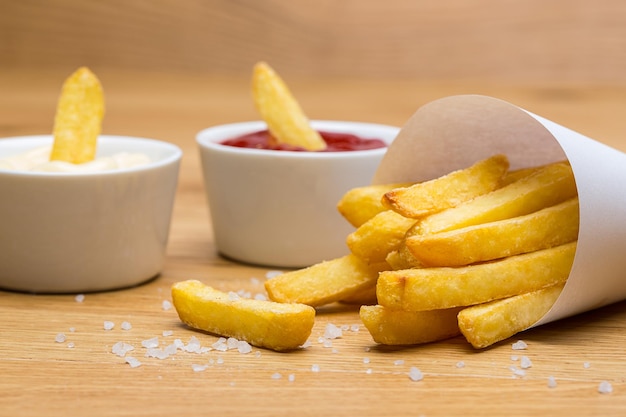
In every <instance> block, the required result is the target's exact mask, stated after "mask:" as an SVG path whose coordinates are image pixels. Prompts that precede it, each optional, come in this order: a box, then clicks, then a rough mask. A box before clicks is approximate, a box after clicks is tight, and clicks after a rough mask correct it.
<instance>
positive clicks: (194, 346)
mask: <svg viewBox="0 0 626 417" xmlns="http://www.w3.org/2000/svg"><path fill="white" fill-rule="evenodd" d="M200 350H201V345H200V340H198V338H197V337H196V336H191V337H190V338H189V342H188V343H187V346H185V351H187V352H190V353H200Z"/></svg>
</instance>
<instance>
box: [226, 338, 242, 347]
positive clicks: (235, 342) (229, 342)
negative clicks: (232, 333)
mask: <svg viewBox="0 0 626 417" xmlns="http://www.w3.org/2000/svg"><path fill="white" fill-rule="evenodd" d="M238 345H239V340H237V339H235V338H234V337H229V338H228V339H226V346H227V347H228V349H237V346H238Z"/></svg>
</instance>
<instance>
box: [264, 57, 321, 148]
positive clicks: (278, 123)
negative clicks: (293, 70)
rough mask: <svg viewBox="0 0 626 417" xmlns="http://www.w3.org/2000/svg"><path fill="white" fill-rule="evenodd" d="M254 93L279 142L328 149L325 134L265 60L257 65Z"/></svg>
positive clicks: (270, 128)
mask: <svg viewBox="0 0 626 417" xmlns="http://www.w3.org/2000/svg"><path fill="white" fill-rule="evenodd" d="M252 96H253V99H254V103H255V105H256V108H257V110H258V112H259V113H260V114H261V117H262V118H263V120H264V121H265V123H266V124H267V127H268V130H269V131H270V133H271V135H272V137H273V138H274V139H275V140H276V141H277V142H278V143H285V144H289V145H293V146H299V147H302V148H304V149H307V150H310V151H320V150H323V149H326V142H324V139H322V136H321V135H320V134H319V133H318V132H317V131H316V130H315V129H313V128H312V127H311V126H310V124H309V119H308V118H307V117H306V115H305V114H304V112H303V111H302V108H301V107H300V104H298V102H297V101H296V99H295V98H294V97H293V95H292V94H291V91H290V90H289V88H288V87H287V85H286V84H285V82H284V81H283V80H282V79H281V78H280V77H279V76H278V74H276V72H274V70H273V69H272V68H270V66H269V65H267V64H266V63H265V62H259V63H257V64H256V65H255V66H254V70H253V74H252Z"/></svg>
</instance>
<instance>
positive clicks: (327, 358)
mask: <svg viewBox="0 0 626 417" xmlns="http://www.w3.org/2000/svg"><path fill="white" fill-rule="evenodd" d="M66 75H67V74H64V73H59V72H49V71H38V72H35V71H34V72H28V73H21V72H16V71H3V72H0V91H1V92H2V93H1V94H0V137H7V136H15V135H27V134H41V133H49V132H50V131H51V128H52V118H53V116H54V111H55V106H56V100H57V95H58V92H59V88H60V84H61V82H62V80H63V79H64V77H65V76H66ZM99 76H100V78H101V80H102V82H103V84H104V88H105V93H106V96H107V115H106V118H105V123H104V133H108V134H127V135H137V136H145V137H153V138H157V139H161V140H166V141H170V142H173V143H176V144H177V145H179V146H180V147H181V148H182V149H183V151H184V158H183V163H182V166H181V175H180V182H179V187H178V193H177V199H176V203H175V207H174V213H173V219H172V225H171V232H170V239H169V245H168V251H167V260H166V263H165V267H164V270H163V273H162V274H161V275H160V276H159V277H157V278H156V279H154V280H152V281H150V282H148V283H146V284H144V285H141V286H138V287H136V288H130V289H125V290H119V291H112V292H103V293H94V294H85V297H84V300H83V301H82V302H79V301H77V300H76V298H75V296H76V294H67V295H33V294H23V293H16V292H10V291H0V331H1V333H0V334H1V337H0V369H1V378H0V415H2V416H13V415H16V416H17V415H20V416H35V415H36V416H40V415H47V416H67V415H93V416H96V415H120V416H121V415H128V416H142V415H145V416H157V415H172V413H176V415H224V414H223V413H226V412H234V413H235V414H234V415H249V416H260V415H273V416H278V415H290V416H305V415H316V416H319V415H325V414H328V415H342V416H343V415H346V416H347V415H349V416H358V415H363V416H366V415H367V416H370V415H371V416H375V415H378V416H380V415H389V416H408V415H411V416H421V415H423V416H452V415H469V416H474V415H476V416H478V415H480V416H502V415H514V416H528V415H531V413H532V414H537V415H552V416H571V415H624V413H626V331H625V330H626V311H625V308H624V307H626V303H624V302H622V303H618V304H615V305H612V306H608V307H605V308H602V309H600V310H596V311H593V312H589V313H585V314H582V315H579V316H577V317H572V318H568V319H565V320H562V321H559V322H557V323H552V324H549V325H545V326H542V327H540V328H536V329H534V330H531V331H528V332H526V333H524V334H521V335H519V338H515V339H513V340H508V341H505V342H502V343H499V344H497V345H496V346H494V347H492V348H490V349H486V350H484V351H476V350H474V349H472V348H471V347H470V346H469V345H468V344H467V343H466V342H465V341H464V340H463V339H462V338H460V337H459V338H454V339H451V340H448V341H444V342H440V343H434V344H430V345H425V346H417V347H406V348H386V347H380V346H376V345H375V344H374V343H373V341H372V340H371V338H370V335H369V333H368V332H367V331H366V330H365V329H364V327H363V326H362V325H361V324H360V320H359V317H358V314H357V310H356V309H354V308H349V307H345V306H330V307H327V308H323V309H320V310H319V311H318V315H317V320H316V325H315V327H314V329H313V333H312V335H311V339H310V340H311V346H310V347H308V348H306V349H304V350H301V351H296V352H291V353H275V352H272V351H268V350H263V349H257V348H255V349H253V351H252V353H248V354H241V353H238V352H237V351H227V352H218V351H215V350H213V351H209V352H207V353H203V354H198V353H191V352H182V351H179V352H178V353H177V354H176V355H174V356H173V357H170V358H168V359H164V360H161V359H156V358H149V357H146V356H145V352H146V349H145V348H143V347H142V341H145V340H148V339H151V338H154V337H158V338H159V343H160V344H161V346H165V345H167V344H169V343H172V342H173V341H174V340H175V339H180V340H182V341H183V342H184V343H188V342H189V341H190V339H191V338H192V337H196V338H198V340H199V341H200V343H201V344H202V346H205V347H208V346H210V345H211V344H212V343H214V342H215V341H216V340H217V338H216V337H214V336H211V335H207V334H203V333H198V332H194V331H192V330H190V329H188V328H186V327H185V326H183V325H181V323H180V322H179V320H178V318H177V315H176V312H175V311H174V309H171V308H170V309H168V308H167V303H165V304H164V302H167V301H169V300H170V293H169V291H170V286H171V285H172V283H174V282H176V281H180V280H186V279H198V280H201V281H204V282H205V283H207V284H210V285H213V286H215V287H217V288H219V289H223V290H226V291H231V290H232V291H238V290H246V291H250V292H251V293H253V294H254V293H257V292H263V286H262V282H263V280H265V279H266V274H267V273H268V272H269V271H270V269H268V268H257V267H251V266H246V265H241V264H237V263H233V262H230V261H228V260H225V259H223V258H220V257H219V256H218V255H217V254H216V251H215V247H214V244H213V239H212V235H211V225H210V222H209V216H208V208H207V204H206V201H205V195H204V190H203V184H202V178H201V174H200V165H199V157H198V152H197V149H196V145H195V141H194V134H195V133H196V132H197V131H199V130H200V129H202V128H204V127H207V126H210V125H214V124H219V123H225V122H233V121H242V120H250V119H256V118H257V115H256V112H255V110H254V108H253V105H252V102H251V98H250V95H249V91H248V88H249V80H248V79H246V78H235V77H233V78H223V77H221V78H215V77H211V76H210V75H207V74H178V75H170V74H143V73H124V72H104V73H100V74H99ZM290 84H291V86H292V90H293V91H294V93H295V94H296V96H298V97H299V99H300V101H301V103H302V105H303V107H304V108H305V111H306V112H307V113H308V114H309V116H310V117H311V118H318V119H347V120H350V119H352V120H362V121H370V122H377V123H388V124H395V125H402V124H403V123H404V122H405V121H406V120H407V119H408V118H409V117H410V116H411V115H412V114H413V112H414V111H415V110H417V108H418V107H419V106H420V105H423V104H425V103H427V102H428V101H431V100H434V99H437V98H440V97H443V96H448V95H452V94H462V93H479V94H487V95H491V96H496V97H499V98H503V99H505V100H508V101H510V102H513V103H515V104H517V105H520V106H522V107H524V108H526V109H528V110H530V111H533V112H534V113H537V114H540V115H543V116H545V117H547V118H549V119H551V120H553V121H555V122H558V123H560V124H563V125H565V126H568V127H570V128H572V129H574V130H577V131H579V132H581V133H583V134H586V135H588V136H590V137H592V138H595V139H596V140H599V141H601V142H605V143H607V144H609V145H611V146H613V147H615V148H617V149H619V150H622V151H625V150H626V139H625V137H624V132H626V118H625V117H624V115H625V114H626V88H625V87H619V86H610V85H607V86H571V85H560V86H555V85H546V86H540V85H533V86H529V85H510V84H507V85H499V84H490V83H485V82H478V81H472V80H464V81H457V82H443V81H433V82H429V81H428V80H384V79H378V80H367V79H361V80H358V79H357V80H355V79H352V80H338V79H316V80H310V79H309V80H307V79H302V80H290ZM0 192H1V190H0ZM0 233H1V230H0ZM33 261H34V262H36V259H34V260H33ZM599 261H601V260H599ZM105 321H111V322H113V323H114V324H115V327H114V328H113V329H112V330H105V329H104V322H105ZM123 322H128V323H130V324H131V325H132V328H131V329H130V330H124V329H123V328H122V323H123ZM328 323H332V324H335V325H338V326H353V325H359V328H358V331H354V330H346V331H344V333H343V336H342V337H341V338H339V339H335V340H334V341H333V343H332V347H327V346H324V345H323V344H321V343H319V342H318V338H319V337H320V336H322V335H323V333H324V329H325V326H326V325H327V324H328ZM164 332H166V333H165V334H164ZM169 332H171V335H169V334H170V333H169ZM61 333H62V334H64V335H65V341H63V342H57V341H55V339H56V337H57V335H59V334H61ZM517 339H522V340H524V341H526V343H527V344H528V348H527V349H526V350H525V351H516V350H513V349H512V346H511V344H512V342H514V341H516V340H517ZM118 341H123V342H126V343H129V344H131V345H133V346H134V347H135V350H134V351H133V352H132V354H133V356H135V357H137V358H138V359H139V360H140V361H141V362H142V365H141V366H139V367H136V368H133V367H131V366H129V365H128V364H127V363H125V361H124V359H123V358H121V357H119V356H116V355H115V354H113V353H112V352H111V350H112V346H113V345H114V344H115V343H116V342H118ZM522 355H524V356H527V357H528V358H529V359H530V360H531V361H532V367H531V368H529V369H526V372H525V375H524V376H519V375H516V374H515V373H514V370H513V368H512V367H516V368H517V369H519V367H520V360H519V358H520V357H521V356H522ZM516 356H517V359H516ZM194 365H208V366H207V367H206V369H204V370H194ZM316 367H318V368H319V371H317V372H315V371H314V370H315V368H316ZM411 367H417V368H418V369H420V370H421V371H422V373H423V375H424V378H423V380H421V381H415V382H414V381H412V380H411V379H410V378H409V376H408V373H409V370H410V368H411ZM550 377H554V379H555V381H556V387H552V388H551V387H549V386H548V381H549V378H550ZM602 381H607V382H608V383H610V384H611V386H612V388H613V392H612V393H610V394H602V393H599V392H598V388H599V385H600V384H601V382H602Z"/></svg>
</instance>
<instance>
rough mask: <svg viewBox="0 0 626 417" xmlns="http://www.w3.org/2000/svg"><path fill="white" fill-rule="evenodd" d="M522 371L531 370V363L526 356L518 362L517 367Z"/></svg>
mask: <svg viewBox="0 0 626 417" xmlns="http://www.w3.org/2000/svg"><path fill="white" fill-rule="evenodd" d="M519 366H520V367H521V368H522V369H528V368H531V367H532V366H533V363H532V362H531V360H530V358H529V357H528V356H522V359H521V360H520V365H519Z"/></svg>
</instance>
